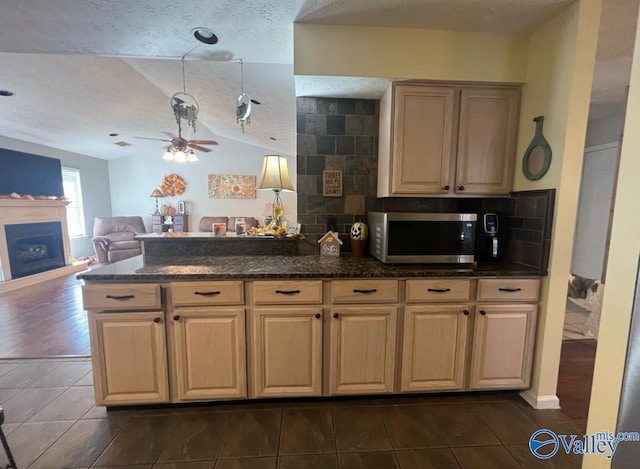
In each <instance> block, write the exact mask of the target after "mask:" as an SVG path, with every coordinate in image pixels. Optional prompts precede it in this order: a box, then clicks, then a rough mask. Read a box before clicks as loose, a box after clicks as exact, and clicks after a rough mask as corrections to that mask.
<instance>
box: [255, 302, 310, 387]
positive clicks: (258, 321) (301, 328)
mask: <svg viewBox="0 0 640 469" xmlns="http://www.w3.org/2000/svg"><path fill="white" fill-rule="evenodd" d="M251 314H252V337H251V344H252V359H251V374H252V378H253V394H254V396H256V397H286V396H319V395H321V394H322V308H321V307H319V306H318V307H315V308H314V307H294V306H289V307H281V308H254V309H253V310H252V312H251Z"/></svg>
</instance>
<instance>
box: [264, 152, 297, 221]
mask: <svg viewBox="0 0 640 469" xmlns="http://www.w3.org/2000/svg"><path fill="white" fill-rule="evenodd" d="M257 189H271V190H272V191H273V192H275V197H274V199H273V204H272V205H273V206H272V210H273V218H272V223H275V224H276V225H279V224H280V217H281V216H282V214H283V213H284V207H283V205H282V199H281V198H280V192H281V191H293V190H294V188H293V184H292V183H291V178H290V177H289V168H287V158H286V157H285V156H280V155H265V157H264V158H263V160H262V172H261V173H260V177H259V178H258V185H257Z"/></svg>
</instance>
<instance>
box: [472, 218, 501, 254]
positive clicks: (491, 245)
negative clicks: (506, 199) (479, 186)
mask: <svg viewBox="0 0 640 469" xmlns="http://www.w3.org/2000/svg"><path fill="white" fill-rule="evenodd" d="M506 219H507V217H506V216H500V215H499V214H498V213H494V212H488V213H479V214H478V223H477V225H476V227H477V228H476V249H475V259H476V260H477V261H479V262H498V261H502V260H503V259H504V253H505V252H506V238H507V236H506V235H507V231H508V229H507V227H506V226H504V220H506Z"/></svg>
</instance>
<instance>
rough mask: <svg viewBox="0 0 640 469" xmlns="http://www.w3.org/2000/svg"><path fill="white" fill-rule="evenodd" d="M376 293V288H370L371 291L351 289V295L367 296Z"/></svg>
mask: <svg viewBox="0 0 640 469" xmlns="http://www.w3.org/2000/svg"><path fill="white" fill-rule="evenodd" d="M377 291H378V290H377V289H376V288H371V289H369V290H359V289H357V288H354V289H353V293H365V294H368V293H375V292H377Z"/></svg>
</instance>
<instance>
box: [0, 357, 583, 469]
mask: <svg viewBox="0 0 640 469" xmlns="http://www.w3.org/2000/svg"><path fill="white" fill-rule="evenodd" d="M88 360H89V359H84V358H78V359H39V360H38V359H36V360H0V405H2V406H3V407H4V411H5V417H6V420H5V424H4V425H3V426H2V427H3V430H4V432H5V433H6V434H7V435H8V437H7V438H8V440H9V445H10V446H11V448H12V450H13V452H14V455H15V457H16V459H17V463H18V467H19V468H20V469H26V468H43V469H57V468H89V467H91V468H97V467H120V468H122V467H127V468H165V469H169V468H183V469H205V468H209V469H213V468H215V469H263V468H276V467H277V468H281V469H285V468H286V469H307V468H309V469H312V468H318V469H332V468H336V469H337V468H343V469H347V468H348V469H352V468H353V469H358V468H367V469H372V468H375V469H385V468H398V469H414V468H416V469H417V468H420V469H428V468H473V469H482V468H492V469H499V468H518V467H526V468H529V467H548V468H552V467H557V468H563V469H564V468H571V467H576V468H578V467H580V464H581V458H580V457H568V456H566V455H564V454H563V455H560V452H559V453H558V454H557V455H556V456H554V458H552V459H551V460H548V461H540V460H537V459H535V458H534V457H533V456H532V455H531V453H530V452H529V448H528V444H527V443H528V440H529V437H530V436H531V434H532V433H533V432H534V431H535V430H537V429H539V428H549V429H551V430H554V431H556V432H560V433H566V434H573V433H579V432H578V429H577V428H576V427H575V426H574V424H573V423H572V422H570V421H569V419H568V418H567V417H566V416H564V415H563V414H562V413H561V412H559V411H555V410H545V411H535V410H533V409H531V408H530V407H529V406H528V405H527V404H525V403H524V402H523V401H522V400H521V399H520V398H519V396H518V394H517V393H475V394H439V395H428V396H426V395H422V396H408V397H404V396H403V397H397V396H396V397H386V398H381V397H372V398H367V399H363V398H351V399H317V400H289V401H257V400H254V401H248V402H242V403H237V402H236V403H217V404H214V405H198V406H181V407H165V408H137V409H125V410H113V411H109V412H107V411H106V410H105V408H104V407H96V406H95V405H94V401H93V387H92V380H91V373H90V362H89V361H88ZM3 464H6V460H5V457H4V454H3V453H2V451H1V449H0V465H3Z"/></svg>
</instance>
